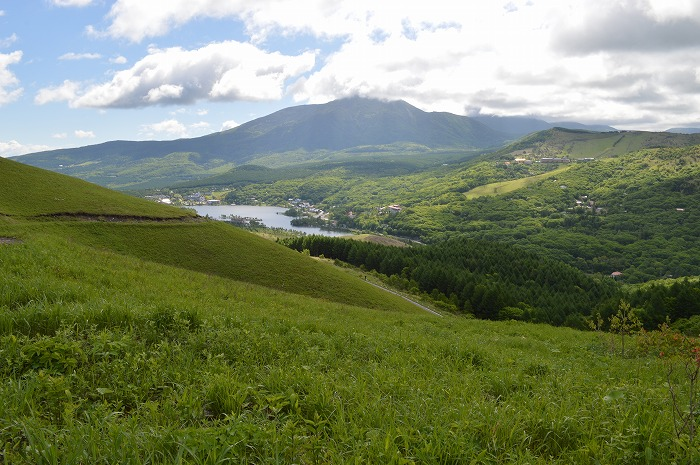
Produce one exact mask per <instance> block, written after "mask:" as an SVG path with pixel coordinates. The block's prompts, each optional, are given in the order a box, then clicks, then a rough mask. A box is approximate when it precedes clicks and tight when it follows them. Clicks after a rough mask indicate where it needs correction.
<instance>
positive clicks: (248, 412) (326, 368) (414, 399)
mask: <svg viewBox="0 0 700 465" xmlns="http://www.w3.org/2000/svg"><path fill="white" fill-rule="evenodd" d="M8 221H9V220H7V219H6V220H4V221H2V220H0V225H3V223H5V224H4V225H3V226H2V228H3V229H7V228H8V226H7V224H6V223H7V222H8ZM0 264H2V266H0V355H1V357H2V360H3V364H1V365H0V375H1V376H2V379H3V380H5V381H4V382H3V383H0V397H2V399H3V402H2V403H0V441H1V442H2V448H1V449H0V450H2V452H0V454H2V461H3V462H4V463H17V464H25V463H26V464H28V463H159V464H160V463H163V464H165V463H193V464H194V463H222V462H224V461H231V462H233V463H259V464H267V463H397V464H398V463H403V464H408V463H470V462H473V463H492V464H497V463H514V464H525V463H530V464H545V463H546V464H571V463H651V464H655V463H659V464H661V463H672V462H673V461H676V462H677V463H691V462H692V461H693V460H694V459H695V458H697V457H696V456H694V455H692V454H693V453H694V452H693V449H692V448H691V449H690V450H687V449H684V446H683V445H682V443H680V442H676V441H673V440H672V438H673V437H674V433H673V425H672V421H671V417H670V416H669V415H670V411H669V407H668V406H667V391H666V389H665V388H664V370H663V368H662V366H661V364H660V362H659V361H658V360H657V359H655V357H653V356H652V357H647V356H644V355H641V354H636V355H634V356H632V357H620V356H611V355H610V354H609V353H608V352H607V350H606V349H605V345H604V343H603V341H602V340H599V339H598V338H597V337H596V335H595V334H593V333H582V332H577V331H573V330H568V329H558V328H552V327H547V326H537V325H527V324H519V323H509V322H499V323H490V322H483V321H476V320H464V319H459V318H454V317H445V318H442V319H440V318H435V317H433V316H431V315H428V314H422V313H413V314H407V313H400V312H371V311H367V310H366V309H362V308H357V307H351V306H349V305H342V304H331V303H327V302H324V301H320V300H314V299H309V298H299V297H298V296H294V295H291V294H288V293H282V292H278V291H271V290H269V289H265V288H261V287H258V286H254V285H245V284H242V283H237V282H234V281H231V280H228V279H223V278H219V277H215V276H209V275H206V274H202V273H196V272H191V271H185V270H182V269H180V268H176V267H169V266H163V265H157V264H154V263H149V262H144V261H141V260H138V259H135V258H132V257H126V256H123V255H120V254H115V253H112V252H109V251H99V250H96V249H95V248H93V247H87V246H83V245H77V244H76V243H75V242H73V241H71V240H68V239H63V238H60V237H58V236H56V235H43V234H40V233H36V235H35V236H33V237H30V238H28V239H27V240H25V242H23V243H16V244H12V245H0Z"/></svg>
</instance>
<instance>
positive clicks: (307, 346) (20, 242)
mask: <svg viewBox="0 0 700 465" xmlns="http://www.w3.org/2000/svg"><path fill="white" fill-rule="evenodd" d="M347 105H350V106H347ZM368 108H372V109H373V111H374V112H378V113H379V114H380V115H382V116H381V118H379V119H374V120H372V119H369V118H368V120H367V121H364V120H363V121H361V124H359V123H357V121H356V120H357V116H358V115H361V114H365V113H366V112H367V109H368ZM338 109H341V110H342V111H341V114H340V116H338V113H335V112H336V111H338ZM380 109H381V111H379V110H380ZM350 110H352V111H350ZM369 113H372V112H369ZM369 113H367V114H369ZM406 113H408V114H409V115H412V118H417V119H418V121H419V122H422V123H421V124H422V125H423V126H422V129H425V128H427V127H430V128H432V130H431V131H433V132H431V131H428V130H418V127H417V126H415V125H414V126H409V129H410V130H409V131H408V132H411V131H413V132H415V133H416V137H415V138H414V139H407V140H406V139H395V137H398V136H396V134H400V137H402V138H405V137H408V136H406V135H405V134H406V132H404V131H403V128H401V127H399V126H400V125H399V123H398V121H399V120H398V119H397V118H399V115H404V114H406ZM290 115H291V116H293V118H292V119H291V120H289V119H287V118H288V117H290ZM351 116H352V117H351ZM433 117H434V118H433ZM465 118H466V117H465ZM320 120H323V121H324V125H321V126H319V125H318V124H319V121H320ZM309 121H310V122H311V123H309ZM331 121H334V122H335V123H337V124H338V126H335V125H334V124H331ZM348 121H350V122H351V123H352V125H355V126H352V125H351V126H343V125H344V124H350V123H348ZM378 121H379V122H383V123H382V124H379V123H378ZM307 123H308V125H307ZM341 123H342V124H341ZM491 123H492V124H495V123H494V122H493V121H492V122H491ZM502 123H504V121H499V124H500V125H501V126H502ZM520 123H523V121H520ZM285 124H287V125H288V126H293V127H295V128H297V130H298V131H301V132H295V133H294V134H290V133H284V134H282V129H281V128H283V127H285ZM479 124H483V123H479ZM527 124H530V123H527ZM314 125H316V126H314ZM373 125H374V126H376V127H377V128H384V131H380V130H374V131H369V130H368V128H370V127H372V126H373ZM392 125H393V126H392ZM308 127H317V128H323V131H319V133H318V134H317V133H313V134H311V135H309V134H308V133H304V131H302V130H301V129H299V128H308ZM353 127H354V128H355V129H356V130H357V132H367V134H365V135H364V136H363V137H364V139H353V138H351V137H350V135H351V134H353V131H352V130H351V128H353ZM343 128H345V129H343ZM348 128H350V129H348ZM392 128H393V129H392ZM449 128H451V129H452V130H454V131H456V132H454V133H452V136H450V137H447V136H444V134H445V132H442V131H447V130H448V129H449ZM479 128H480V126H479V125H478V124H476V123H474V122H472V121H469V120H465V119H463V118H456V119H455V118H452V117H450V116H449V115H445V114H439V115H433V114H427V113H426V114H423V113H420V112H415V111H414V110H412V109H411V108H409V107H406V106H405V105H404V104H396V105H387V106H381V105H379V106H377V103H376V102H363V101H361V99H360V100H359V101H358V100H353V101H351V102H349V103H348V102H341V103H337V104H335V105H331V106H310V108H305V109H292V110H289V111H283V112H280V113H279V114H275V115H274V116H271V117H270V118H264V119H262V120H260V121H254V122H251V124H249V125H247V126H246V127H244V128H243V129H240V130H239V131H238V136H236V137H239V139H237V142H236V144H239V146H240V147H239V149H240V150H239V152H238V153H239V154H245V156H243V155H241V158H238V159H236V160H233V159H227V158H226V157H224V155H225V154H226V153H229V152H231V151H232V150H233V149H231V148H230V146H227V147H228V148H225V149H222V148H221V147H224V146H225V145H226V144H228V142H227V143H226V144H225V143H224V142H221V141H223V140H224V139H223V138H224V137H228V135H225V134H220V133H217V134H215V135H212V136H211V137H209V138H205V139H203V140H204V141H208V142H207V144H205V145H208V147H209V148H208V149H207V150H209V152H206V151H204V149H199V148H198V150H203V151H202V152H194V151H191V150H193V149H194V148H195V147H197V144H198V143H200V142H202V141H192V140H187V141H182V145H178V144H175V141H168V142H167V143H166V142H163V143H162V144H160V143H159V144H146V145H140V144H137V143H134V144H131V143H122V142H115V143H113V144H106V145H103V146H100V147H98V148H97V149H95V148H94V147H93V148H90V147H83V148H80V149H75V150H65V151H61V152H56V153H40V154H32V155H28V156H26V158H25V157H19V158H18V159H17V160H16V161H15V160H11V159H2V158H0V357H1V358H2V360H3V361H4V363H3V364H2V366H1V367H0V372H2V375H3V379H5V382H3V383H2V384H0V396H2V398H3V399H4V402H3V403H2V405H1V406H0V440H2V443H3V449H2V452H1V454H2V455H0V457H1V459H2V460H1V461H2V462H3V463H5V462H6V463H20V464H24V463H26V464H29V463H153V464H165V463H183V464H184V463H187V464H190V463H192V464H196V463H223V462H236V463H264V464H267V463H270V464H271V463H397V464H399V463H401V464H410V463H465V462H468V463H493V464H497V463H515V464H523V465H524V464H527V463H541V464H544V463H547V464H570V463H648V464H656V463H658V464H662V463H663V464H666V463H694V462H696V461H698V460H700V448H699V446H698V438H697V435H696V429H695V425H696V423H695V421H696V420H695V418H696V415H697V407H696V404H695V399H696V397H697V394H698V393H697V384H696V383H695V376H696V375H697V373H698V371H697V367H698V365H697V359H696V354H697V350H698V347H700V341H698V339H697V336H698V334H700V306H699V305H700V304H699V303H700V280H698V276H700V261H699V258H698V257H700V237H698V234H700V232H699V231H700V210H699V209H698V207H697V206H698V205H700V191H699V190H698V188H699V187H700V185H699V184H698V179H700V171H699V170H700V168H699V166H700V163H698V162H700V145H698V144H700V140H698V139H696V137H700V136H695V135H685V134H670V133H669V134H666V133H644V132H620V131H608V132H602V133H601V132H591V131H585V130H578V129H564V128H545V129H544V130H542V131H540V132H536V133H532V134H527V135H524V136H523V137H520V136H517V135H514V134H513V133H508V132H503V131H500V132H498V131H497V130H496V129H494V128H488V129H483V128H480V129H479ZM254 129H255V131H258V132H257V133H256V134H258V136H254V131H253V130H254ZM375 129H376V128H375ZM457 129H459V130H457ZM477 129H479V130H480V131H482V132H481V133H479V131H477ZM392 131H393V132H392ZM434 131H437V134H443V135H441V136H439V137H438V136H436V135H435V132H434ZM474 131H476V132H474ZM382 132H383V133H385V134H394V136H392V137H393V138H382V137H384V134H382ZM447 132H449V131H447ZM326 133H328V134H330V135H332V137H328V138H323V137H321V136H322V135H324V134H326ZM457 133H459V134H457ZM241 134H246V136H245V137H243V136H241ZM260 134H272V135H274V137H272V138H270V139H266V138H265V137H262V136H260ZM465 134H466V135H465ZM504 134H506V135H504ZM229 135H230V134H229ZM312 136H313V137H312ZM214 140H216V141H219V142H217V143H220V144H221V145H220V146H218V147H219V148H216V146H215V144H214V143H213V142H212V143H211V144H209V143H210V142H211V141H214ZM284 140H288V141H291V142H293V143H292V144H291V145H284V146H283V145H279V144H282V142H283V141H284ZM358 141H359V142H358ZM253 142H255V144H253ZM291 142H290V143H291ZM477 142H478V143H477ZM246 144H248V145H246ZM256 144H258V145H256ZM275 144H277V145H275ZM254 146H256V147H262V148H254ZM125 147H126V148H125ZM95 150H96V151H95ZM158 150H161V151H164V153H161V154H160V155H158V153H157V152H158ZM237 150H238V149H237ZM122 151H125V152H123V153H122ZM167 151H170V152H167ZM117 152H120V153H121V155H119V156H124V157H126V158H128V159H129V160H130V161H124V160H126V158H124V159H121V158H119V157H116V155H115V154H116V153H117ZM126 152H130V154H126ZM165 152H167V153H165ZM183 153H188V154H190V155H187V156H186V157H184V158H183V157H181V156H180V155H174V154H183ZM127 155H128V156H127ZM103 156H105V157H106V158H105V159H104V160H107V159H109V158H110V157H113V156H115V157H116V158H114V159H113V161H114V163H115V165H114V166H117V165H119V166H127V165H129V164H130V163H133V165H129V166H130V168H129V169H130V170H132V173H137V174H138V176H136V175H134V176H132V175H129V176H130V177H129V178H128V179H126V182H124V183H121V182H117V183H115V181H114V179H115V178H113V177H111V176H113V175H114V174H110V173H111V172H110V170H111V168H109V169H108V168H106V166H107V164H106V163H102V162H100V163H93V162H95V161H96V160H98V159H100V157H103ZM246 157H248V158H246ZM120 160H121V161H120ZM173 160H179V161H178V162H177V163H171V162H173ZM183 160H184V161H185V162H186V163H187V164H189V163H190V162H192V163H194V164H193V165H190V166H191V167H194V168H193V169H192V170H191V171H188V170H186V169H183V168H182V165H180V164H179V163H180V162H182V161H183ZM188 160H189V161H188ZM202 160H207V163H210V164H209V165H207V166H209V167H210V168H211V169H212V170H214V171H211V170H209V169H208V168H207V169H204V168H202V166H204V165H201V164H199V161H202ZM217 160H218V161H217ZM564 160H567V161H564ZM29 162H31V163H29ZM122 162H123V163H122ZM33 163H36V164H38V165H42V164H44V165H46V166H51V167H52V169H55V170H56V171H58V173H56V172H53V171H47V170H45V169H43V168H41V167H34V166H30V164H33ZM59 164H62V165H63V167H57V166H58V165H59ZM100 165H102V166H100ZM195 165H196V167H195ZM215 165H216V166H215ZM97 166H100V167H99V170H100V171H99V172H98V171H94V169H96V167H97ZM68 167H70V168H69V169H67V168H68ZM86 167H91V168H89V169H87V168H86ZM84 168H85V169H84ZM71 170H72V171H71ZM90 170H93V171H90ZM65 173H70V174H72V175H73V176H78V175H80V177H85V178H86V179H88V180H92V181H99V182H100V183H102V184H104V185H105V186H104V187H100V186H98V185H96V184H93V183H91V182H87V181H85V180H81V179H76V177H72V176H66V174H65ZM178 173H179V174H178ZM119 176H121V175H119ZM117 185H118V187H120V188H121V189H123V190H124V192H119V191H117V190H114V187H117ZM197 193H199V194H200V195H198V196H196V200H195V199H194V197H195V196H194V194H197ZM139 197H150V198H151V200H145V199H144V198H139ZM165 199H168V201H169V202H170V203H179V202H182V203H183V204H184V203H193V202H194V203H211V204H216V205H221V208H224V207H225V206H226V205H227V204H232V203H235V204H238V205H246V204H248V205H254V206H255V207H261V206H265V205H266V206H277V207H279V208H280V211H281V209H285V210H287V209H291V208H295V209H308V210H309V211H311V209H312V208H313V209H314V210H315V213H318V212H321V211H322V212H323V214H324V215H327V216H324V218H327V219H328V221H332V222H334V225H335V226H338V227H344V228H348V229H350V230H352V231H353V234H352V237H351V238H344V237H323V236H319V235H299V234H296V233H293V232H289V231H287V232H285V233H284V234H279V235H277V236H276V233H275V231H262V232H261V231H256V233H254V232H251V231H249V230H246V229H244V228H240V227H233V226H232V225H230V224H227V223H225V222H222V221H214V220H212V219H211V218H206V217H205V216H202V215H201V213H200V214H199V215H198V214H197V212H196V211H195V210H193V209H191V208H179V207H176V206H174V205H165V204H164V203H163V200H165ZM290 199H291V203H290ZM206 208H209V207H206ZM216 208H219V207H216ZM226 214H227V215H229V214H230V213H226ZM219 216H220V215H219ZM241 216H251V217H252V216H255V215H253V214H252V213H251V214H250V215H248V214H245V215H243V214H241ZM261 235H264V236H265V237H261ZM387 289H388V290H390V291H391V292H387ZM404 297H408V298H409V299H412V300H416V301H417V302H419V303H427V308H429V309H431V310H433V311H436V312H437V313H438V314H439V315H440V316H438V315H436V314H433V313H430V312H427V311H425V309H421V308H419V307H418V306H416V305H415V303H413V302H410V301H407V300H405V298H404ZM686 409H687V410H686Z"/></svg>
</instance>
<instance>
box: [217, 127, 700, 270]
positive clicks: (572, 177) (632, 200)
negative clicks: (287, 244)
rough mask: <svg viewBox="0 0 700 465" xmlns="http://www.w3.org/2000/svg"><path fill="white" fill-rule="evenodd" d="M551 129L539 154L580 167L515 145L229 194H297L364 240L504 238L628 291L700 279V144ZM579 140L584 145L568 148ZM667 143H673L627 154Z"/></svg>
mask: <svg viewBox="0 0 700 465" xmlns="http://www.w3.org/2000/svg"><path fill="white" fill-rule="evenodd" d="M547 133H548V134H549V135H548V136H547V135H546V134H540V135H539V136H538V137H545V136H547V137H551V138H552V140H551V141H550V140H549V139H543V140H545V142H546V144H545V146H546V147H548V149H547V151H546V153H545V152H541V153H543V154H546V155H547V156H562V155H566V156H570V157H572V159H573V160H574V161H572V162H571V163H567V164H565V165H564V166H562V164H557V163H536V162H533V163H532V164H529V165H528V164H524V163H515V162H514V158H516V157H524V158H528V157H529V158H530V159H534V158H536V156H535V155H534V150H535V149H536V148H537V146H536V145H533V144H532V141H531V142H530V145H528V146H525V145H516V146H513V147H519V148H518V149H517V150H515V149H513V148H512V147H511V148H510V149H508V150H507V151H504V152H496V153H493V154H486V155H482V156H480V157H477V158H475V159H472V160H469V161H465V162H456V163H449V164H441V165H439V166H432V167H426V168H424V169H421V170H416V171H414V172H411V173H408V174H405V175H401V176H385V177H381V176H379V175H377V176H371V175H370V176H360V175H358V174H356V173H352V172H350V171H347V170H346V171H340V170H337V171H333V172H330V171H329V172H317V173H315V174H314V175H313V176H310V177H307V178H303V179H298V180H292V179H288V180H279V181H274V182H266V183H259V184H248V185H238V186H235V187H232V189H231V192H229V193H228V195H227V198H228V199H231V200H233V201H236V202H239V203H240V202H242V201H245V199H249V198H251V197H254V198H256V199H258V200H260V201H263V202H267V203H269V204H277V203H279V202H284V201H286V199H287V198H290V197H298V198H301V199H305V200H309V201H312V202H314V203H315V204H316V205H317V206H318V207H319V208H322V209H323V210H325V211H329V212H331V213H332V215H333V216H332V219H333V220H336V221H337V222H338V223H339V224H340V225H342V226H346V227H350V228H356V229H359V230H362V231H365V232H379V233H385V234H390V235H394V236H400V237H406V238H412V239H416V240H419V241H421V242H424V243H439V242H442V241H444V240H445V239H447V238H450V237H455V236H460V237H469V238H473V239H482V240H487V241H492V242H506V243H510V244H514V245H518V246H519V247H523V248H525V249H527V250H529V251H532V252H536V253H538V254H543V255H547V256H550V257H551V258H552V259H556V260H561V261H564V262H566V263H567V264H569V265H572V266H574V267H576V268H579V269H580V270H582V271H584V272H586V273H600V274H602V275H605V276H609V275H610V274H611V273H613V272H615V271H618V272H622V273H623V274H624V276H625V278H624V279H625V282H628V283H639V282H644V281H646V280H650V279H658V278H662V277H666V276H668V275H671V276H673V277H678V276H696V275H700V263H699V262H698V261H697V259H695V257H697V256H700V249H699V248H698V247H699V244H700V238H699V237H698V231H700V217H699V216H698V215H699V214H700V211H699V210H698V208H697V205H700V191H699V190H698V181H697V180H698V179H700V171H699V169H700V168H699V166H700V164H699V163H698V160H699V156H698V151H699V150H700V148H699V147H700V146H698V145H687V146H684V145H683V144H690V143H693V142H697V141H694V140H693V139H692V137H693V136H687V135H678V134H669V133H634V134H628V133H620V134H616V137H617V139H615V140H620V138H621V137H623V139H622V141H621V142H620V143H618V144H617V145H614V144H615V140H612V139H609V137H610V134H595V133H581V132H576V131H563V130H553V131H547ZM676 136H681V137H678V138H676ZM573 139H580V140H581V141H580V144H581V145H578V146H577V147H578V148H577V149H576V150H573V149H571V148H569V149H565V147H566V146H568V147H571V146H572V145H571V144H573V142H572V141H573ZM601 141H604V142H605V143H604V144H603V143H602V142H601ZM564 142H565V143H564ZM623 143H624V144H625V146H626V147H627V148H625V149H624V150H622V148H620V147H621V146H622V145H621V144H623ZM664 144H666V145H669V146H668V147H659V148H646V149H642V150H634V151H631V152H630V151H628V149H629V148H635V147H640V146H657V145H664ZM613 145H614V147H613ZM676 145H680V146H679V147H676ZM526 147H529V148H526ZM553 147H558V148H557V149H556V151H555V150H554V148H553ZM594 147H597V148H596V149H594ZM613 149H614V150H618V149H619V150H620V152H621V153H612V152H611V151H612V150H613ZM526 150H530V152H527V153H529V154H530V155H526V152H524V151H526ZM562 150H564V151H562ZM576 158H594V160H592V161H586V162H584V161H580V160H577V159H576ZM394 204H398V205H400V206H401V212H400V213H398V214H395V215H392V214H388V213H387V212H386V210H382V209H381V207H386V206H387V205H394ZM349 212H352V213H353V214H352V216H349V215H348V213H349Z"/></svg>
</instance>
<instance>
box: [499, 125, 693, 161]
mask: <svg viewBox="0 0 700 465" xmlns="http://www.w3.org/2000/svg"><path fill="white" fill-rule="evenodd" d="M695 144H700V135H697V134H672V133H667V132H643V131H623V132H600V133H599V132H588V131H576V130H567V129H561V128H554V129H549V130H546V131H541V132H538V133H535V134H532V135H530V136H526V137H523V138H522V139H521V140H519V141H518V142H515V143H514V144H511V145H510V146H508V147H506V148H504V149H502V150H500V151H498V152H496V153H497V154H499V155H507V154H510V153H513V152H517V151H525V153H526V154H534V155H536V156H537V157H551V156H569V157H572V158H587V157H594V158H605V157H614V156H618V155H622V154H624V153H629V152H634V151H637V150H642V149H646V148H654V147H684V146H688V145H695ZM519 155H521V154H519Z"/></svg>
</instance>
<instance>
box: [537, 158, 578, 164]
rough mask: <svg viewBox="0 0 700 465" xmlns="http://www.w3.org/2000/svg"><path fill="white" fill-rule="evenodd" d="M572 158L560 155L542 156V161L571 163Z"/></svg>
mask: <svg viewBox="0 0 700 465" xmlns="http://www.w3.org/2000/svg"><path fill="white" fill-rule="evenodd" d="M570 161H571V159H569V158H559V157H544V158H540V163H569V162H570Z"/></svg>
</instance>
